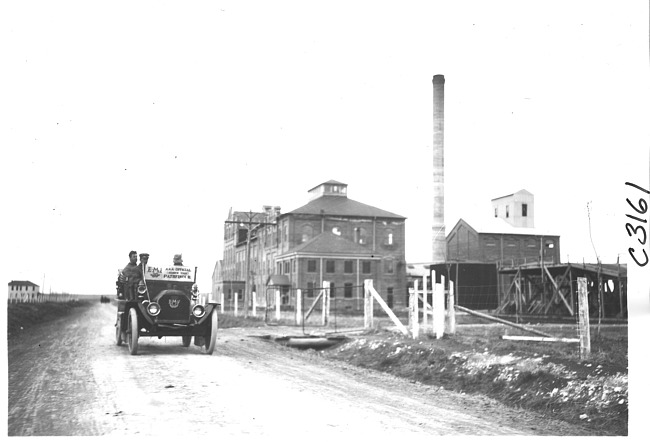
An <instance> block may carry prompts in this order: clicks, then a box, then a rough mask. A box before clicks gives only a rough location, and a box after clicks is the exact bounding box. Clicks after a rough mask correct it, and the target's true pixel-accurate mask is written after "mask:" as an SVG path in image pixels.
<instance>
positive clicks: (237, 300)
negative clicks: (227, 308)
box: [233, 292, 239, 316]
mask: <svg viewBox="0 0 650 442" xmlns="http://www.w3.org/2000/svg"><path fill="white" fill-rule="evenodd" d="M233 302H234V308H233V310H234V311H235V316H237V307H238V304H239V293H237V292H235V299H234V300H233Z"/></svg>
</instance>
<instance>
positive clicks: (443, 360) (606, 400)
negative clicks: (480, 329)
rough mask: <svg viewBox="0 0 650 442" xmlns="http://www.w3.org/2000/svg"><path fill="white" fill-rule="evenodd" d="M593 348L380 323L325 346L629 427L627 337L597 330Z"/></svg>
mask: <svg viewBox="0 0 650 442" xmlns="http://www.w3.org/2000/svg"><path fill="white" fill-rule="evenodd" d="M625 335H626V332H625ZM605 348H607V349H609V351H610V353H609V354H606V353H604V352H603V349H605ZM592 351H593V353H592V355H593V357H592V358H590V359H588V360H584V361H582V360H580V359H579V355H578V354H577V352H576V345H575V344H572V345H570V344H562V343H542V342H535V343H530V342H525V343H522V342H513V341H500V340H498V339H494V337H478V336H476V335H475V336H471V333H468V334H465V335H457V336H451V337H449V336H445V338H443V339H439V340H438V339H435V338H434V337H433V336H425V337H423V338H422V339H419V340H414V339H410V338H408V337H404V336H402V335H401V334H396V333H391V332H388V331H375V332H371V333H365V334H363V335H361V336H357V337H356V338H354V339H351V340H349V341H348V342H346V343H345V344H342V345H340V346H338V347H337V348H334V349H330V350H323V351H320V352H319V354H320V355H322V356H323V357H326V358H331V359H335V360H339V361H345V362H347V363H349V364H354V365H357V366H360V367H365V368H369V369H374V370H378V371H382V372H386V373H390V374H392V375H395V376H399V377H403V378H407V379H411V380H413V381H416V382H420V383H422V384H426V385H435V386H439V387H443V388H445V389H449V390H453V391H456V392H460V393H467V394H482V395H485V396H488V397H490V398H493V399H496V400H498V401H500V402H502V403H504V404H507V405H509V406H512V407H517V408H522V409H527V410H534V411H536V412H540V413H542V414H544V415H546V416H549V417H552V418H555V419H561V420H563V421H566V422H569V423H571V424H575V425H579V426H581V427H584V428H587V429H589V431H590V432H593V434H598V435H627V427H628V425H627V424H628V377H627V337H626V336H625V337H622V336H612V337H603V336H601V337H598V338H594V339H592ZM612 352H613V353H612ZM616 353H620V354H618V355H617V354H616ZM623 353H624V354H623Z"/></svg>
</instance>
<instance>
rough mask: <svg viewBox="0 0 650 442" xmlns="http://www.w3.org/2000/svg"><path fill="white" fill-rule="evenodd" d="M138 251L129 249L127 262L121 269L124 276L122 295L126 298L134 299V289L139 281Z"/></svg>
mask: <svg viewBox="0 0 650 442" xmlns="http://www.w3.org/2000/svg"><path fill="white" fill-rule="evenodd" d="M137 261H138V252H136V251H135V250H131V251H130V252H129V263H128V264H127V265H126V267H124V269H122V276H123V277H124V291H125V293H124V295H125V296H126V299H128V300H131V299H135V289H136V287H137V285H138V281H139V276H140V275H139V272H138V265H137V264H136V262H137Z"/></svg>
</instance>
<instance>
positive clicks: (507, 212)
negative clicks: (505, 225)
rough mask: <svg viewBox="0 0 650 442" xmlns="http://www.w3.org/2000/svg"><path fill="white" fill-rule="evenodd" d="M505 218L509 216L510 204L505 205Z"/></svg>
mask: <svg viewBox="0 0 650 442" xmlns="http://www.w3.org/2000/svg"><path fill="white" fill-rule="evenodd" d="M506 218H510V206H506Z"/></svg>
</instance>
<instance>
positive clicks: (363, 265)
mask: <svg viewBox="0 0 650 442" xmlns="http://www.w3.org/2000/svg"><path fill="white" fill-rule="evenodd" d="M361 272H362V273H363V274H366V275H368V274H370V261H363V262H362V263H361Z"/></svg>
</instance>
